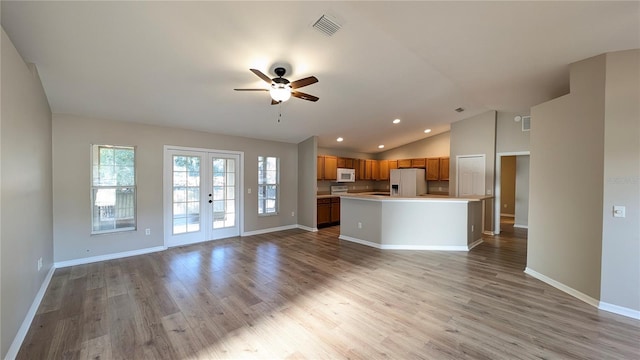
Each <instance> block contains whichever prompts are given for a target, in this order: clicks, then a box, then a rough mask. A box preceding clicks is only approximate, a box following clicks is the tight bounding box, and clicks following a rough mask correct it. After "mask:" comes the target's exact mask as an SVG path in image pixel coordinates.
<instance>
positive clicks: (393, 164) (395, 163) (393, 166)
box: [389, 160, 398, 171]
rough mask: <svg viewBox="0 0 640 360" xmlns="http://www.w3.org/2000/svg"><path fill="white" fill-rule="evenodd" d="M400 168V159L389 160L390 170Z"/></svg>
mask: <svg viewBox="0 0 640 360" xmlns="http://www.w3.org/2000/svg"><path fill="white" fill-rule="evenodd" d="M397 168H398V160H389V171H391V170H393V169H397Z"/></svg>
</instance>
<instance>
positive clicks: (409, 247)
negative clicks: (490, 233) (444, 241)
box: [338, 235, 482, 251]
mask: <svg viewBox="0 0 640 360" xmlns="http://www.w3.org/2000/svg"><path fill="white" fill-rule="evenodd" d="M338 239H340V240H345V241H349V242H353V243H356V244H360V245H366V246H369V247H373V248H376V249H380V250H420V251H424V250H429V251H468V250H469V249H470V248H469V247H468V246H446V245H445V246H439V245H383V244H378V243H375V242H372V241H368V240H362V239H358V238H354V237H351V236H347V235H340V236H338ZM481 242H482V240H478V241H476V242H475V243H474V244H475V245H473V246H476V245H477V244H479V243H481ZM476 243H477V244H476Z"/></svg>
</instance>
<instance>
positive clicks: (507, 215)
mask: <svg viewBox="0 0 640 360" xmlns="http://www.w3.org/2000/svg"><path fill="white" fill-rule="evenodd" d="M500 216H504V217H512V218H514V217H516V214H504V213H500Z"/></svg>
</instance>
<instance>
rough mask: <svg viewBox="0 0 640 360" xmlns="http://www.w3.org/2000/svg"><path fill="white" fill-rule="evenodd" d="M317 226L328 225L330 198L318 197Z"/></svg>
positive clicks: (329, 221)
mask: <svg viewBox="0 0 640 360" xmlns="http://www.w3.org/2000/svg"><path fill="white" fill-rule="evenodd" d="M338 199H340V198H338ZM317 202H318V213H317V219H318V224H317V226H318V227H319V226H323V225H329V224H330V223H331V198H325V199H318V200H317Z"/></svg>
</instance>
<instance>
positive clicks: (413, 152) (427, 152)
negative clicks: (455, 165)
mask: <svg viewBox="0 0 640 360" xmlns="http://www.w3.org/2000/svg"><path fill="white" fill-rule="evenodd" d="M450 135H451V134H450V132H446V133H442V134H438V135H433V136H430V137H428V138H425V139H422V140H418V141H414V142H412V143H409V144H406V145H403V146H399V147H397V148H395V149H390V150H387V151H384V152H381V153H378V154H377V157H376V158H377V159H380V160H397V159H411V158H420V157H425V158H426V157H447V156H449V146H450Z"/></svg>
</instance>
